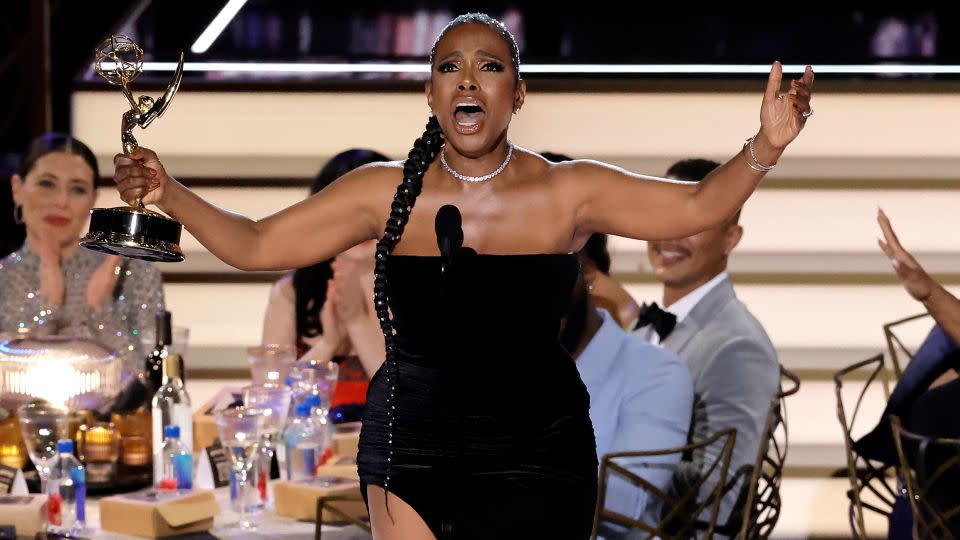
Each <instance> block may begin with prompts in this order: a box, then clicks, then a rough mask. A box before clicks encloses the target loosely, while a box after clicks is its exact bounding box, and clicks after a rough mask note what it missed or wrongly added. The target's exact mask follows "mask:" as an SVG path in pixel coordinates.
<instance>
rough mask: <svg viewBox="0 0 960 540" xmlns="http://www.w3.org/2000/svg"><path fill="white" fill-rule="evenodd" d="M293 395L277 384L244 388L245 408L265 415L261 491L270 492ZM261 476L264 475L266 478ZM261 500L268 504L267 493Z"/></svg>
mask: <svg viewBox="0 0 960 540" xmlns="http://www.w3.org/2000/svg"><path fill="white" fill-rule="evenodd" d="M292 396H293V391H291V390H290V389H289V388H287V387H286V386H280V385H277V384H253V385H250V386H245V387H244V388H243V404H244V406H245V407H248V408H251V409H261V410H263V413H264V419H263V430H262V432H261V434H260V456H261V459H260V463H259V465H257V469H256V471H255V474H254V478H256V479H257V487H258V488H260V487H261V486H262V487H263V489H264V490H266V485H267V483H268V482H269V480H270V465H271V463H272V461H273V458H274V456H275V455H276V454H277V451H276V450H277V444H278V443H279V439H280V432H281V431H283V428H284V426H286V424H287V414H288V412H289V411H290V399H291V397H292ZM277 457H280V456H277ZM284 461H285V460H284ZM281 465H282V464H281ZM261 476H263V478H262V479H261V478H260V477H261ZM261 482H262V483H261ZM261 499H262V501H263V502H268V501H267V500H266V496H265V494H264V495H262V496H261Z"/></svg>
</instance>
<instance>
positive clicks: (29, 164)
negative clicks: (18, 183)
mask: <svg viewBox="0 0 960 540" xmlns="http://www.w3.org/2000/svg"><path fill="white" fill-rule="evenodd" d="M54 152H64V153H66V154H73V155H76V156H80V157H81V158H83V160H84V161H85V162H87V165H89V166H90V168H91V169H93V181H94V183H96V181H97V178H99V177H100V168H99V167H97V158H96V156H94V155H93V152H92V151H91V150H90V147H89V146H87V145H85V144H83V143H82V142H81V141H80V140H78V139H74V138H73V137H71V136H70V135H67V134H65V133H45V134H43V135H41V136H39V137H37V138H36V139H34V140H33V141H32V142H31V143H30V146H28V147H27V150H26V151H25V152H24V153H23V159H22V160H20V168H19V170H18V171H17V172H18V174H19V175H20V177H21V178H26V176H27V174H29V173H30V171H31V170H33V167H34V166H35V165H36V164H37V161H39V160H40V158H42V157H43V156H45V155H47V154H52V153H54Z"/></svg>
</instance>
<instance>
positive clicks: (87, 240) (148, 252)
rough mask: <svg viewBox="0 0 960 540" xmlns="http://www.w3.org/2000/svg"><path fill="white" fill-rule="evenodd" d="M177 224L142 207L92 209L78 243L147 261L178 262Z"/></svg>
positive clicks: (178, 241)
mask: <svg viewBox="0 0 960 540" xmlns="http://www.w3.org/2000/svg"><path fill="white" fill-rule="evenodd" d="M181 229H182V226H181V225H180V223H178V222H176V221H174V220H172V219H170V218H168V217H166V216H163V215H160V214H158V213H156V212H151V211H149V210H144V209H143V208H134V207H118V208H95V209H93V210H91V211H90V231H89V232H88V233H87V235H86V236H84V237H83V238H81V239H80V245H81V246H83V247H85V248H87V249H92V250H95V251H101V252H104V253H110V254H113V255H120V256H122V257H130V258H133V259H141V260H145V261H151V262H180V261H182V260H183V252H182V251H181V250H180V232H181Z"/></svg>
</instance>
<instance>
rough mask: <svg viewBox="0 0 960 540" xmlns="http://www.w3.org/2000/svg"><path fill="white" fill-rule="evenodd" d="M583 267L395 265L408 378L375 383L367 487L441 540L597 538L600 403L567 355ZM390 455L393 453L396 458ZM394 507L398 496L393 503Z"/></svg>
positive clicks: (511, 262) (570, 260)
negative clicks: (570, 311) (564, 329)
mask: <svg viewBox="0 0 960 540" xmlns="http://www.w3.org/2000/svg"><path fill="white" fill-rule="evenodd" d="M578 264H579V263H578V261H577V258H576V256H575V255H505V256H499V255H476V254H475V253H474V252H473V251H472V250H469V249H460V250H457V252H456V253H455V255H454V256H453V258H452V261H450V262H449V263H446V261H444V259H442V258H441V257H415V256H394V255H391V256H390V257H389V260H388V264H387V276H388V279H387V290H388V298H389V301H390V308H391V310H392V312H393V315H394V327H395V328H396V336H395V338H394V340H395V343H396V345H397V350H398V353H397V359H398V366H399V373H398V377H397V380H396V381H394V382H396V385H397V387H396V398H395V400H394V404H395V406H396V409H395V415H396V416H395V422H396V423H395V425H394V426H393V441H392V445H391V444H390V442H389V440H388V438H389V433H390V430H389V426H388V425H387V421H386V419H387V410H386V408H387V404H388V396H389V393H390V386H389V385H388V383H387V377H386V376H385V374H384V369H381V370H379V371H378V372H377V373H376V374H375V375H374V377H373V379H372V380H371V381H370V388H369V390H368V394H367V409H366V412H365V414H364V420H363V430H362V432H361V434H360V449H359V455H358V458H357V462H358V467H359V471H360V479H361V481H362V482H363V483H364V488H363V493H364V496H366V487H365V486H366V485H367V484H373V485H379V486H383V480H384V478H385V475H386V474H387V470H388V462H387V458H388V456H392V457H391V460H392V461H391V463H392V467H391V469H390V482H389V486H388V487H389V492H390V495H389V496H388V497H394V496H395V497H399V498H401V499H403V500H404V501H405V502H406V503H408V504H410V505H411V506H412V507H413V509H414V510H416V511H417V513H418V514H419V515H420V516H421V517H422V518H423V519H424V521H425V522H426V523H427V525H428V526H429V527H430V528H431V530H432V531H433V533H434V534H435V535H436V536H437V538H439V539H451V538H455V539H457V540H460V539H472V538H484V539H489V538H571V539H574V538H576V539H580V538H588V537H589V535H590V529H591V525H592V519H593V512H594V506H595V503H596V490H597V457H596V446H595V442H594V437H593V428H592V425H591V423H590V417H589V412H588V411H589V396H588V394H587V390H586V387H585V386H584V385H583V382H582V381H581V380H580V376H579V373H578V372H577V369H576V366H575V365H574V362H573V360H572V359H571V358H570V356H569V354H568V353H567V352H566V350H565V349H564V348H563V347H562V346H561V345H560V343H559V340H558V332H559V326H560V319H561V318H562V317H563V315H564V314H565V313H566V310H567V306H568V303H569V300H570V295H571V291H572V288H573V284H574V282H575V281H576V279H577V274H578V272H579V267H578ZM391 446H392V454H390V448H391ZM388 504H389V498H388Z"/></svg>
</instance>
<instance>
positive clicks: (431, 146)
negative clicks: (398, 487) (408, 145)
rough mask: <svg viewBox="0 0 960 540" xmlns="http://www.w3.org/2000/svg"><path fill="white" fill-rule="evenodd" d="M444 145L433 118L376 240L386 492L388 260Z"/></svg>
mask: <svg viewBox="0 0 960 540" xmlns="http://www.w3.org/2000/svg"><path fill="white" fill-rule="evenodd" d="M442 146H443V132H442V131H441V130H440V123H439V122H437V118H436V117H435V116H431V117H430V121H429V122H427V128H426V130H425V131H424V132H423V135H422V136H421V137H420V138H419V139H417V140H416V142H415V143H414V144H413V149H412V150H410V153H409V154H408V155H407V160H406V161H405V162H404V164H403V182H402V183H401V184H400V185H399V186H398V187H397V193H396V195H394V196H393V204H392V205H391V209H390V218H389V219H387V227H386V229H385V230H384V233H383V237H381V238H380V240H379V241H378V242H377V252H376V263H375V264H374V267H373V275H374V278H373V301H374V306H375V307H376V310H377V318H378V319H379V320H380V329H381V330H383V339H384V342H385V343H386V351H387V356H386V365H385V366H384V367H385V368H386V372H385V373H386V377H387V384H389V385H390V397H389V398H388V400H387V433H388V435H387V437H388V440H387V448H388V450H387V474H386V476H385V477H384V480H383V489H384V495H386V492H387V491H388V490H389V487H390V471H391V470H392V461H393V421H394V412H395V410H396V406H395V397H396V388H397V386H396V384H397V379H398V377H399V375H400V368H399V366H398V365H397V358H396V353H397V348H396V345H395V344H394V342H393V322H392V321H391V319H390V310H389V302H388V299H387V259H388V258H389V255H390V252H391V251H392V250H393V248H394V246H396V245H397V242H399V241H400V236H401V235H402V234H403V229H404V227H405V226H406V225H407V220H408V219H410V212H411V211H412V210H413V205H414V203H416V201H417V195H420V190H421V189H423V175H424V173H426V172H427V168H428V167H430V164H431V163H433V160H434V158H436V157H437V154H439V153H440V149H441V147H442Z"/></svg>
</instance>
